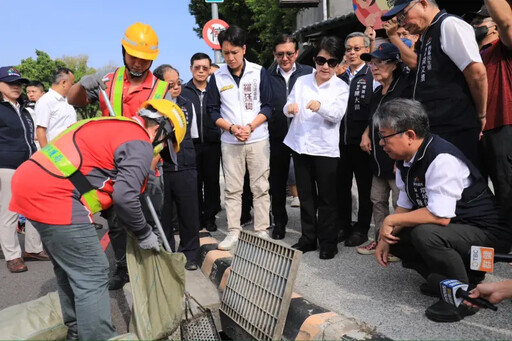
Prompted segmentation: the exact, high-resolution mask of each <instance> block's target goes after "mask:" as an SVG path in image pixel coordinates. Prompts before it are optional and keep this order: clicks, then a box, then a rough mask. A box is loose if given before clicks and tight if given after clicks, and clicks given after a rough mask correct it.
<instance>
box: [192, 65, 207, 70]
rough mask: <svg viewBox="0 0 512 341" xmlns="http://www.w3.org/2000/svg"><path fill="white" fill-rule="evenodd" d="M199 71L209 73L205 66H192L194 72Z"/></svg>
mask: <svg viewBox="0 0 512 341" xmlns="http://www.w3.org/2000/svg"><path fill="white" fill-rule="evenodd" d="M199 70H203V71H210V67H209V66H206V65H194V71H199Z"/></svg>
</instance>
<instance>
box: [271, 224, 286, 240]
mask: <svg viewBox="0 0 512 341" xmlns="http://www.w3.org/2000/svg"><path fill="white" fill-rule="evenodd" d="M285 234H286V228H285V226H284V225H281V224H275V225H274V228H273V229H272V239H283V238H284V236H285Z"/></svg>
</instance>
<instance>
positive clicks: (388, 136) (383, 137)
mask: <svg viewBox="0 0 512 341" xmlns="http://www.w3.org/2000/svg"><path fill="white" fill-rule="evenodd" d="M406 131H407V130H400V131H399V132H396V133H393V134H389V135H382V133H381V132H380V131H379V132H377V135H379V138H380V139H381V140H382V141H384V143H386V142H387V141H386V139H388V138H390V137H393V136H395V135H398V134H403V133H405V132H406Z"/></svg>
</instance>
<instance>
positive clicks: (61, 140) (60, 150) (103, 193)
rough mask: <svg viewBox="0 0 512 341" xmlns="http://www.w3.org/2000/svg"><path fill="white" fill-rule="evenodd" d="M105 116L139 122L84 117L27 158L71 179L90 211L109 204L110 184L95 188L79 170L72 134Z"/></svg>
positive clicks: (77, 155) (56, 174) (98, 210)
mask: <svg viewBox="0 0 512 341" xmlns="http://www.w3.org/2000/svg"><path fill="white" fill-rule="evenodd" d="M105 120H118V121H128V122H132V123H133V124H137V125H139V126H140V124H139V123H138V122H136V121H134V120H132V119H129V118H125V117H98V118H92V119H88V120H83V121H80V122H77V123H75V124H73V125H72V126H71V127H69V128H68V129H66V130H65V131H63V132H62V133H60V134H59V135H58V136H57V137H56V138H55V139H53V140H52V141H51V142H50V143H49V144H47V145H46V146H45V147H44V148H43V149H41V150H40V152H38V153H35V154H34V155H33V156H32V158H31V159H30V161H33V162H35V163H36V164H37V165H39V166H40V167H41V168H43V169H44V170H45V171H47V172H48V173H49V174H51V175H53V176H55V177H57V178H60V179H68V180H70V181H71V182H72V183H73V185H74V186H75V188H76V189H77V190H78V192H79V193H80V195H81V197H80V202H81V203H82V205H84V206H85V207H86V208H87V210H88V211H89V212H90V213H91V214H94V213H97V212H100V211H103V210H105V209H107V208H109V207H111V206H112V204H113V202H112V191H113V184H112V183H108V182H107V183H105V184H103V186H102V187H101V188H94V187H93V186H92V185H91V183H90V182H89V181H88V180H87V178H86V177H85V175H84V174H83V173H82V172H81V170H80V169H81V166H82V154H81V153H80V150H79V149H78V148H77V145H76V141H75V135H76V134H77V132H78V131H79V130H80V128H81V127H83V126H84V125H86V124H94V122H98V121H105ZM146 180H147V179H146ZM144 188H145V185H144V186H143V187H142V190H141V193H142V192H143V190H144Z"/></svg>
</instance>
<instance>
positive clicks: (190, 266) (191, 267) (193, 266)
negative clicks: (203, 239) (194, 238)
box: [185, 260, 198, 271]
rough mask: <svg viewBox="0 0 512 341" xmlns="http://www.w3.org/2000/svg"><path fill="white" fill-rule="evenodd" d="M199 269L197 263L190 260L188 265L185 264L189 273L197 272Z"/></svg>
mask: <svg viewBox="0 0 512 341" xmlns="http://www.w3.org/2000/svg"><path fill="white" fill-rule="evenodd" d="M197 268H198V266H197V263H196V262H194V261H193V260H188V261H187V263H186V264H185V269H186V270H188V271H194V270H197Z"/></svg>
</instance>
